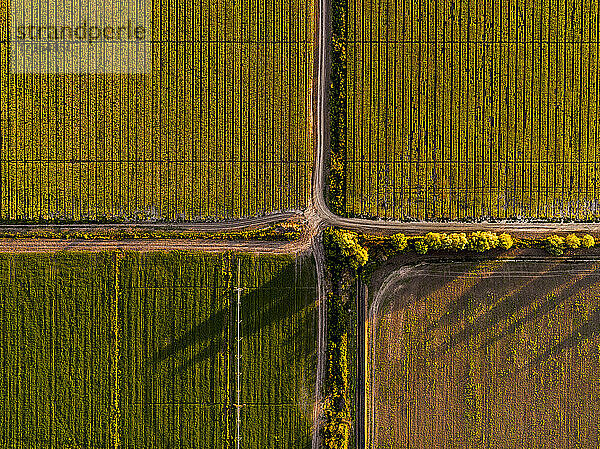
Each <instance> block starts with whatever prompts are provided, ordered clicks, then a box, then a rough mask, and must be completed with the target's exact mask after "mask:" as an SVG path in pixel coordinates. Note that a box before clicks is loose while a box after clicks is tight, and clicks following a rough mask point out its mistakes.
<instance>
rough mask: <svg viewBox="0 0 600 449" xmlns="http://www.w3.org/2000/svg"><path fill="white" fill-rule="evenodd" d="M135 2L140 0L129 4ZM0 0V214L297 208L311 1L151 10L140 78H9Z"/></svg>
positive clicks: (231, 212) (228, 0)
mask: <svg viewBox="0 0 600 449" xmlns="http://www.w3.org/2000/svg"><path fill="white" fill-rule="evenodd" d="M142 3H143V2H142ZM8 5H9V2H8V1H7V0H3V1H0V18H1V19H0V20H1V21H0V110H1V113H0V129H1V133H2V134H1V137H0V220H24V219H30V220H46V219H70V220H84V219H102V218H120V217H125V218H134V219H152V218H162V219H168V220H174V219H185V220H197V219H211V218H227V217H240V216H252V215H261V214H266V213H270V212H273V211H281V210H296V209H301V208H303V207H305V206H306V204H307V201H308V196H309V185H310V173H311V168H312V159H313V156H312V152H313V148H312V143H311V142H312V136H311V131H310V129H311V125H310V95H311V85H312V69H313V57H312V53H313V34H314V25H313V4H312V2H309V1H306V0H293V1H291V2H290V1H283V0H274V1H269V2H257V1H254V0H245V1H242V2H236V1H234V0H205V1H201V2H191V1H189V0H188V1H183V2H180V1H171V2H157V1H155V2H153V9H152V19H153V20H152V23H153V27H152V30H153V33H152V39H153V40H152V41H151V50H152V67H151V73H146V74H82V75H80V74H49V75H48V74H12V73H11V65H10V64H11V62H10V58H11V55H10V51H9V50H10V46H9V44H8V41H7V36H9V30H8V24H9V21H8V20H7V18H8V16H9V11H10V9H9V7H8Z"/></svg>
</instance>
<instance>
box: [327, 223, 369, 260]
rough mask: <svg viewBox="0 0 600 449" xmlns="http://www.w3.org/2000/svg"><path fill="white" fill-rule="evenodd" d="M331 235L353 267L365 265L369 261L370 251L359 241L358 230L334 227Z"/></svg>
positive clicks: (342, 254)
mask: <svg viewBox="0 0 600 449" xmlns="http://www.w3.org/2000/svg"><path fill="white" fill-rule="evenodd" d="M331 237H332V239H333V242H334V243H335V244H336V246H337V248H338V250H339V251H340V253H341V256H342V257H343V258H345V259H346V260H347V261H348V262H349V263H350V265H351V266H352V268H354V269H355V270H356V269H358V267H362V266H364V265H365V264H366V263H367V262H368V261H369V253H368V251H367V249H366V248H364V247H362V246H361V245H360V243H358V235H357V234H356V232H350V231H342V230H340V229H334V230H332V231H331Z"/></svg>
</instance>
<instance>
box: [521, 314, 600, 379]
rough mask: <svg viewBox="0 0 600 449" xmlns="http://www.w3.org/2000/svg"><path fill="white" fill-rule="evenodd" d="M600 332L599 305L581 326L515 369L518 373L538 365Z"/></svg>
mask: <svg viewBox="0 0 600 449" xmlns="http://www.w3.org/2000/svg"><path fill="white" fill-rule="evenodd" d="M599 333H600V307H597V308H596V309H594V311H593V313H592V314H591V315H590V318H589V319H588V320H586V322H585V323H583V324H582V325H581V326H579V327H578V328H577V329H576V330H575V331H574V332H572V333H571V334H570V335H568V336H567V337H566V338H565V339H563V340H562V341H560V342H559V343H557V344H555V345H553V346H551V347H550V348H548V349H546V350H545V351H544V352H542V353H541V354H540V355H538V356H537V357H535V358H534V359H532V360H530V361H529V362H527V363H526V364H525V365H524V366H523V367H522V368H520V369H519V370H517V372H518V373H520V372H522V371H526V370H528V369H530V368H534V367H537V366H539V365H540V364H541V363H543V362H545V361H546V360H548V359H550V358H551V357H556V356H558V355H559V354H561V353H562V352H564V351H568V350H569V349H573V348H575V347H576V346H577V345H579V343H581V342H583V341H585V340H587V339H589V338H592V337H593V336H594V335H598V334H599Z"/></svg>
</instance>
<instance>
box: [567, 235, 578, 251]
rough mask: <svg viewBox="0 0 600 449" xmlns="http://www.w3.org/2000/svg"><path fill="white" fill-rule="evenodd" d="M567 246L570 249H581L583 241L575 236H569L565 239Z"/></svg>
mask: <svg viewBox="0 0 600 449" xmlns="http://www.w3.org/2000/svg"><path fill="white" fill-rule="evenodd" d="M565 244H566V245H567V247H568V248H573V249H576V248H579V247H580V246H581V239H580V238H579V237H577V236H576V235H575V234H569V235H567V237H566V238H565Z"/></svg>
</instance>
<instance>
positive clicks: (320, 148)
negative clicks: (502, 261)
mask: <svg viewBox="0 0 600 449" xmlns="http://www.w3.org/2000/svg"><path fill="white" fill-rule="evenodd" d="M317 9H318V14H317V19H318V21H317V30H318V31H317V42H316V48H315V50H316V51H315V53H316V58H317V64H316V83H315V84H316V98H315V107H314V114H315V118H314V122H313V123H314V126H315V163H314V168H313V174H312V183H311V191H312V192H311V193H312V195H311V196H312V198H311V205H310V207H311V208H312V209H313V211H310V213H309V216H310V217H313V219H315V217H316V219H317V222H318V224H319V228H322V227H324V226H336V227H340V228H344V229H350V230H354V231H360V232H365V233H375V234H380V233H381V234H393V233H395V232H403V233H405V234H407V235H417V234H425V233H427V232H472V231H492V232H510V233H511V234H514V235H516V236H528V235H530V236H536V235H546V234H552V233H559V232H576V231H577V232H589V233H600V223H577V222H565V223H553V222H518V221H494V222H469V223H467V222H433V221H414V222H405V221H392V220H371V219H363V218H344V217H340V216H338V215H336V214H334V213H333V212H332V211H331V210H330V209H329V207H328V205H327V202H326V200H325V196H324V192H325V185H326V179H325V178H326V168H327V165H326V158H327V155H328V154H329V129H328V126H327V124H328V118H327V117H328V115H327V114H328V104H327V100H328V98H329V84H330V77H329V63H330V62H329V61H330V59H329V52H328V50H329V33H328V30H329V29H330V15H329V0H318V5H317Z"/></svg>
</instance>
